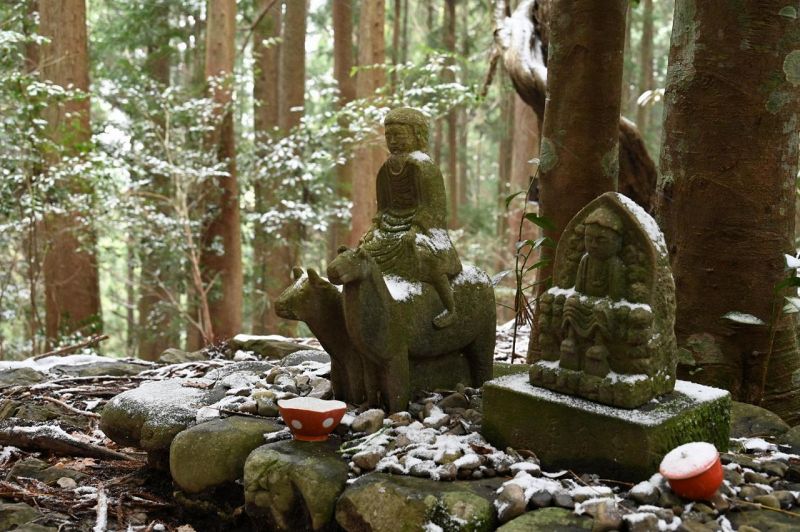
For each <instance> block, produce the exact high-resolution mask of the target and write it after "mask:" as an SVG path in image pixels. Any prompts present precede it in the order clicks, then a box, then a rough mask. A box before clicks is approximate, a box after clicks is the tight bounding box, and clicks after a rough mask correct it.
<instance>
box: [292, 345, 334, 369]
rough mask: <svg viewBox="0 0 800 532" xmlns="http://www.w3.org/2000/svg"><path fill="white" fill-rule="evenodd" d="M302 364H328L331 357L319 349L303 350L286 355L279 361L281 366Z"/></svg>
mask: <svg viewBox="0 0 800 532" xmlns="http://www.w3.org/2000/svg"><path fill="white" fill-rule="evenodd" d="M303 362H319V363H321V364H330V363H331V356H330V355H329V354H328V353H326V352H325V351H320V350H319V349H303V350H302V351H295V352H294V353H292V354H290V355H286V356H285V357H284V358H283V359H282V360H281V361H280V365H281V366H297V365H300V364H302V363H303Z"/></svg>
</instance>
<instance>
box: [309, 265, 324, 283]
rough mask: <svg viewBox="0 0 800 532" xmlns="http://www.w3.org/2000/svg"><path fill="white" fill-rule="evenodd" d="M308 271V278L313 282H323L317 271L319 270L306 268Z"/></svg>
mask: <svg viewBox="0 0 800 532" xmlns="http://www.w3.org/2000/svg"><path fill="white" fill-rule="evenodd" d="M306 273H307V274H308V280H309V281H311V282H312V283H316V284H319V283H321V282H322V278H321V277H320V276H319V274H318V273H317V270H315V269H313V268H309V269H307V270H306Z"/></svg>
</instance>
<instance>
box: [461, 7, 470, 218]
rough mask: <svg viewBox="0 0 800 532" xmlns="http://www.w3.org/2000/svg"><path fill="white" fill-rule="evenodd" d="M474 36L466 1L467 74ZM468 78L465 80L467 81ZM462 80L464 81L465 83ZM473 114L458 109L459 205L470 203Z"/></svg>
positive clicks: (463, 51)
mask: <svg viewBox="0 0 800 532" xmlns="http://www.w3.org/2000/svg"><path fill="white" fill-rule="evenodd" d="M471 42H472V36H471V35H470V34H469V6H468V5H467V4H466V3H465V4H464V5H463V6H462V9H461V56H462V59H461V72H462V76H466V71H467V66H468V65H467V63H468V62H469V56H470V52H471V46H470V44H471ZM465 81H466V80H464V82H465ZM464 82H462V83H464ZM471 116H472V115H471V114H470V113H469V112H468V111H467V108H466V106H464V105H462V106H460V108H459V111H458V123H459V124H460V126H459V132H458V146H459V149H458V205H459V208H461V207H466V206H467V204H468V203H469V188H470V182H469V160H468V159H469V153H468V152H469V147H468V142H469V121H470V118H471Z"/></svg>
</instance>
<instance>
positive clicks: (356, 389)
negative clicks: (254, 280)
mask: <svg viewBox="0 0 800 532" xmlns="http://www.w3.org/2000/svg"><path fill="white" fill-rule="evenodd" d="M384 124H385V126H386V140H387V145H388V147H389V151H390V152H391V154H390V156H389V158H388V160H387V161H386V162H385V163H384V164H383V166H382V167H381V169H380V171H379V173H378V179H377V187H376V188H377V195H378V198H377V199H378V212H377V214H376V216H375V218H373V221H372V222H373V223H372V226H371V227H370V229H369V230H368V231H367V233H366V234H365V235H364V237H363V238H362V239H361V242H360V243H359V245H358V247H357V248H355V249H347V248H340V249H339V254H338V256H337V257H336V258H335V259H334V260H333V261H332V262H331V263H330V264H329V265H328V277H329V278H330V281H328V280H326V279H324V278H322V277H321V276H320V275H319V274H318V273H317V272H315V271H314V270H311V269H309V270H308V271H307V272H305V273H304V272H303V271H302V270H300V269H299V268H298V269H295V279H296V280H295V283H294V284H293V285H292V286H290V287H289V288H287V289H286V290H285V291H284V293H283V294H282V295H281V296H280V298H279V299H278V301H276V303H275V310H276V312H277V313H278V315H279V316H281V317H283V318H287V319H293V320H301V321H304V322H306V323H307V324H308V326H309V328H310V329H311V331H312V332H313V333H314V334H315V335H316V336H317V338H318V339H319V341H320V343H321V344H322V346H323V348H324V349H325V350H326V351H328V353H329V354H330V355H331V381H332V385H333V389H334V394H335V395H336V396H337V397H338V398H341V399H344V400H346V401H348V402H350V403H354V404H361V403H364V402H366V403H367V404H369V405H381V406H383V407H385V408H387V409H388V410H389V411H390V412H397V411H400V410H404V409H405V408H406V407H407V405H408V401H409V399H410V395H411V393H412V392H413V391H416V390H420V389H429V390H430V389H435V388H448V387H453V386H455V384H457V383H458V382H461V383H464V384H471V385H473V386H480V385H482V384H483V382H484V381H486V380H488V379H490V378H491V375H492V362H493V356H494V345H495V334H496V332H495V320H496V312H495V306H494V291H493V287H492V284H491V281H490V280H489V277H488V276H487V275H486V274H485V273H484V272H482V271H480V270H478V269H477V268H475V267H473V266H469V265H467V266H462V264H461V262H460V261H459V259H458V254H457V253H456V251H455V248H454V247H453V245H452V242H451V241H450V237H449V235H448V234H447V225H446V198H445V192H444V180H443V178H442V174H441V172H440V171H439V169H438V167H436V165H434V164H433V162H432V161H431V159H430V157H428V155H427V153H425V151H426V148H427V143H428V129H427V121H426V120H425V118H424V116H423V115H422V114H421V113H420V112H419V111H417V110H415V109H408V108H401V109H395V110H393V111H391V112H390V113H389V114H388V115H387V117H386V120H385V122H384ZM334 285H342V289H341V291H340V289H338V288H337V287H336V286H334Z"/></svg>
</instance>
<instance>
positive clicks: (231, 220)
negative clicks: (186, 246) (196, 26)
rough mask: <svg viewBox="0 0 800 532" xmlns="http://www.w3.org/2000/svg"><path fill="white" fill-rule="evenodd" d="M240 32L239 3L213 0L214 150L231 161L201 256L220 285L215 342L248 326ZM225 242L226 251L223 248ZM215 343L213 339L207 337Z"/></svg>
mask: <svg viewBox="0 0 800 532" xmlns="http://www.w3.org/2000/svg"><path fill="white" fill-rule="evenodd" d="M235 31H236V2H235V0H209V3H208V19H207V26H206V68H205V75H206V79H207V80H210V79H211V78H215V77H221V78H222V82H221V84H220V85H218V86H217V87H216V88H213V89H212V96H213V99H214V102H215V103H216V104H217V105H218V106H220V107H219V112H221V113H223V114H222V116H221V117H220V119H221V122H220V124H219V126H218V127H217V128H216V130H215V132H214V134H213V138H212V139H211V140H213V143H212V144H211V145H213V146H215V147H216V148H217V150H218V151H217V156H218V158H219V160H220V161H226V162H227V172H228V175H225V176H220V177H218V178H217V179H215V180H214V181H212V182H209V186H208V190H207V193H208V202H209V203H208V208H209V209H210V211H211V213H210V216H209V218H208V219H207V220H205V224H204V228H203V248H202V254H201V257H200V264H201V266H202V270H203V275H204V280H205V282H206V283H209V284H211V283H213V286H214V289H212V290H211V291H209V301H208V303H209V310H210V313H211V323H212V327H213V329H214V330H213V339H215V340H216V339H226V338H230V337H232V336H234V335H235V334H237V333H239V332H240V331H241V327H242V283H243V279H242V242H241V238H242V237H241V228H240V221H239V190H238V184H237V178H236V146H235V136H234V129H233V109H232V108H231V103H232V100H233V79H232V77H233V65H234V56H235V46H234V37H235ZM220 243H221V244H222V250H219V249H217V248H218V246H219V244H220ZM220 285H221V286H220ZM209 339H211V337H207V340H209Z"/></svg>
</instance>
